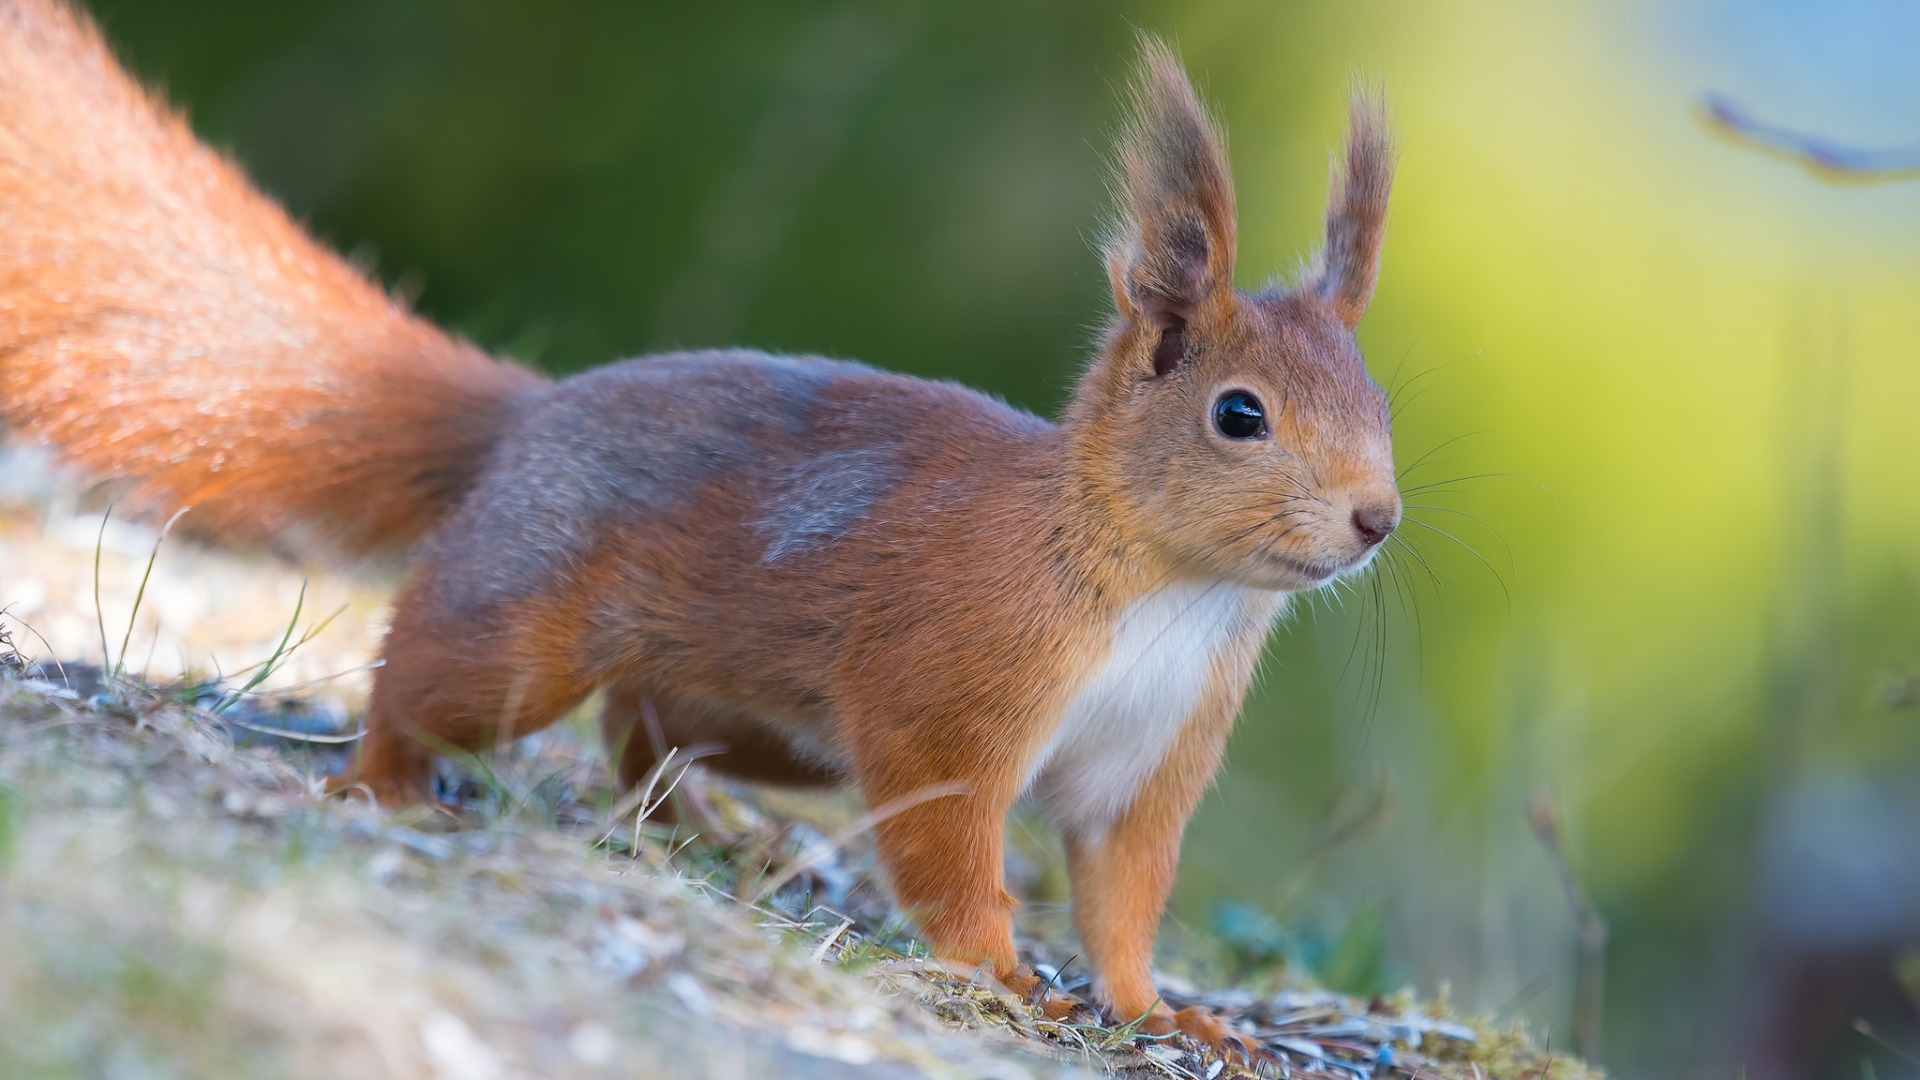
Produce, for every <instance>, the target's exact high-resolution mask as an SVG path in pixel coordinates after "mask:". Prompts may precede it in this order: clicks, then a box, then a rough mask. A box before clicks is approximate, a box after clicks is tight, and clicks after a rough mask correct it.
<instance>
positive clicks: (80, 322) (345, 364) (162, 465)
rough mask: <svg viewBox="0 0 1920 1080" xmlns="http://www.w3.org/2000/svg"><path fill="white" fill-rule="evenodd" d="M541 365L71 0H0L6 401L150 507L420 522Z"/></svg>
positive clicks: (227, 524)
mask: <svg viewBox="0 0 1920 1080" xmlns="http://www.w3.org/2000/svg"><path fill="white" fill-rule="evenodd" d="M543 385H544V383H543V381H542V380H541V379H540V378H539V377H538V376H536V375H534V374H533V373H531V372H529V371H526V370H525V369H522V368H518V367H515V366H513V365H510V364H505V363H501V362H499V361H496V360H493V359H491V358H489V357H487V356H486V355H484V354H482V353H481V352H480V351H478V350H477V349H475V348H473V347H472V346H469V345H467V344H464V343H462V342H458V341H455V340H453V339H452V338H450V337H448V336H447V335H446V334H444V333H442V332H441V331H439V330H438V329H436V328H434V327H433V326H431V325H430V324H428V323H427V322H425V321H424V320H422V319H419V318H417V317H415V316H413V315H412V314H411V313H409V312H408V311H407V310H406V309H405V308H404V307H403V306H402V305H401V304H400V303H399V302H398V301H396V300H394V299H393V298H392V297H390V296H389V295H387V294H386V293H385V292H384V291H382V290H381V289H379V288H378V287H376V286H375V285H373V284H372V283H370V282H369V281H368V280H367V279H366V277H365V276H363V275H362V274H361V273H359V272H358V271H356V270H355V269H354V268H353V267H351V266H349V265H348V264H347V263H346V262H344V261H343V260H341V259H340V258H339V257H338V256H336V255H335V254H333V253H332V252H330V251H328V250H326V249H325V248H324V247H322V246H321V245H319V244H317V243H315V242H314V241H313V240H312V239H311V238H309V237H308V236H307V235H306V233H305V232H304V231H302V229H301V228H300V227H299V226H298V225H297V224H295V223H294V222H293V221H292V220H291V219H290V218H289V217H288V216H287V214H286V213H285V212H284V211H283V210H281V209H280V208H279V207H278V206H276V205H274V204H273V203H272V202H271V201H270V200H268V199H267V198H265V197H264V196H262V195H261V194H260V193H259V192H258V191H256V190H255V189H254V188H253V186H252V185H251V184H250V183H248V181H247V179H246V178H245V176H244V175H242V173H241V172H240V170H239V169H238V168H237V167H236V166H235V165H233V163H231V162H229V161H227V160H226V159H224V158H223V157H221V156H220V155H218V154H216V153H214V152H212V151H211V150H208V149H207V148H206V147H205V146H203V145H201V144H200V143H199V142H198V141H197V140H196V139H195V137H194V135H193V133H192V131H191V130H190V129H189V128H188V126H187V124H186V122H185V121H184V120H182V119H181V118H180V117H178V116H176V115H174V114H172V113H171V112H169V111H168V110H167V109H166V108H165V107H164V106H163V105H161V104H160V103H158V102H157V101H156V100H154V99H153V98H151V97H149V96H148V95H147V94H146V93H145V92H144V91H143V90H142V89H141V88H140V87H138V86H137V85H135V84H134V83H133V82H132V81H131V80H130V79H129V78H128V77H127V76H126V74H125V73H124V72H123V71H122V70H121V68H120V66H119V64H118V63H117V62H116V61H115V60H114V58H113V55H112V53H111V52H110V50H109V49H108V48H107V46H106V44H105V43H104V42H103V41H102V39H101V37H100V35H99V33H98V32H97V30H96V29H95V28H94V27H93V25H92V24H91V23H90V22H89V21H88V20H87V19H86V18H85V17H84V16H81V15H79V14H77V13H76V12H74V11H73V10H72V9H71V8H69V7H68V6H66V5H65V4H64V3H60V2H58V0H0V423H4V425H5V427H6V428H7V429H8V430H9V433H10V434H11V435H13V436H14V437H17V438H22V439H25V440H27V441H29V442H39V443H45V444H49V445H52V446H54V447H56V448H58V450H59V451H60V453H61V454H62V455H63V457H65V458H66V459H67V460H68V461H71V462H72V463H74V464H76V465H78V466H80V467H81V468H82V469H83V470H84V471H86V472H87V473H89V474H91V475H92V476H95V477H100V478H105V479H108V480H118V481H122V482H125V483H126V484H128V485H129V486H130V489H131V495H132V498H134V499H135V500H137V501H138V502H139V503H140V504H142V505H144V506H145V508H147V509H149V510H155V511H161V512H166V511H170V510H172V509H176V508H178V507H182V506H188V505H191V506H192V507H193V511H192V513H191V514H190V515H189V517H188V519H187V520H188V521H189V522H190V523H192V524H193V525H194V526H195V527H197V528H199V529H203V530H215V531H219V532H221V533H222V534H224V535H226V536H230V537H233V536H237V537H240V538H253V539H275V540H279V541H281V542H288V541H291V542H294V543H295V544H297V545H301V546H312V545H318V546H320V547H322V548H323V549H327V550H332V551H335V552H345V553H349V554H357V553H362V552H367V551H371V550H374V549H377V548H382V547H387V546H397V545H403V544H406V543H408V542H411V541H412V540H414V539H416V538H418V537H419V536H420V535H421V534H422V533H424V532H425V531H426V530H427V529H428V528H430V527H431V526H432V525H433V524H434V523H435V522H437V521H438V520H439V519H440V518H441V517H443V516H444V515H445V514H446V512H448V511H449V510H450V509H451V508H452V507H453V506H454V505H455V504H456V503H457V502H458V500H459V499H460V497H461V496H462V495H463V494H464V492H465V491H466V490H467V488H468V487H469V486H470V485H471V484H472V483H473V481H474V479H475V477H476V475H477V473H478V470H479V469H480V467H481V465H482V463H483V462H484V460H485V459H486V456H487V452H488V450H489V448H490V447H491V445H492V444H493V442H494V441H496V440H497V439H498V438H499V437H500V434H501V433H502V431H503V430H504V427H505V425H506V424H507V422H508V420H509V418H510V415H511V413H512V412H513V410H514V408H515V406H516V403H517V402H519V401H521V400H522V399H523V398H525V397H526V396H527V395H529V394H532V393H536V392H538V391H539V389H540V388H541V387H542V386H543Z"/></svg>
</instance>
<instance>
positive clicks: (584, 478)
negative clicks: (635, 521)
mask: <svg viewBox="0 0 1920 1080" xmlns="http://www.w3.org/2000/svg"><path fill="white" fill-rule="evenodd" d="M870 370H871V369H869V368H866V367H863V366H861V365H858V364H851V363H846V362H842V361H833V360H817V359H812V358H804V357H783V356H769V355H765V354H761V353H750V352H707V353H673V354H667V355H664V356H657V357H643V358H640V359H637V360H628V361H624V362H621V363H618V364H612V365H609V366H607V367H604V368H598V369H596V370H593V371H589V372H586V373H584V374H582V375H578V376H575V377H573V378H571V379H568V380H566V381H565V382H562V383H560V384H559V385H558V386H556V387H555V388H554V390H553V391H552V393H551V394H549V395H548V397H547V398H546V399H545V400H544V401H542V402H540V403H539V404H537V405H535V406H533V407H532V408H530V409H528V410H527V412H526V413H525V414H523V415H522V416H520V417H519V418H518V419H517V420H516V422H515V423H514V425H513V427H512V429H511V430H510V431H509V432H508V433H507V434H506V435H505V437H503V438H502V439H501V441H500V444H499V446H498V447H497V448H496V450H495V452H494V455H493V458H492V459H491V460H490V461H489V462H488V464H487V468H486V470H485V472H484V473H483V474H482V476H481V478H480V481H479V483H478V484H477V485H476V486H475V489H474V491H473V492H472V493H471V494H470V495H469V496H468V497H467V498H466V499H465V500H464V501H463V503H462V504H461V507H460V510H459V511H458V513H457V514H456V515H455V517H454V519H453V520H452V521H450V522H449V523H448V525H447V527H446V528H444V529H442V530H441V532H440V534H439V539H438V543H437V544H436V551H435V552H434V553H435V554H436V555H437V556H438V557H439V561H440V562H441V563H442V564H443V569H445V570H446V571H448V572H450V573H451V574H454V575H458V578H459V580H461V582H462V586H461V587H460V588H459V589H458V590H457V592H458V596H459V600H460V601H462V602H465V603H476V604H485V603H490V602H497V601H499V600H503V599H507V598H510V597H513V596H517V595H524V594H526V593H527V592H530V591H533V590H537V589H540V588H543V587H546V586H548V585H550V584H551V582H552V580H553V576H554V574H555V572H556V571H559V570H562V569H564V568H565V567H566V566H567V565H568V564H569V563H571V562H574V561H577V560H579V559H582V558H584V557H586V555H587V553H588V552H589V551H590V550H591V548H592V546H593V544H594V543H595V542H597V541H598V540H599V539H601V538H602V536H603V535H604V529H603V528H602V525H603V523H604V521H605V520H606V519H608V518H610V517H611V518H617V517H621V516H627V515H632V514H637V513H647V512H659V511H664V510H672V509H675V508H678V507H680V506H683V505H684V504H685V503H686V501H687V500H690V499H693V498H696V497H697V496H698V494H699V492H700V491H701V489H702V488H703V486H704V485H706V484H707V483H709V482H711V480H712V477H713V476H714V475H715V474H717V473H722V472H726V471H729V470H735V469H746V468H748V467H750V466H751V465H752V464H753V463H754V462H755V461H757V460H759V459H760V458H761V457H762V455H763V454H764V453H765V450H764V447H765V446H766V444H767V442H768V441H769V439H771V440H773V441H784V440H786V439H790V438H792V437H794V436H798V435H804V434H805V433H806V432H807V431H808V430H809V428H810V427H811V425H812V417H813V415H814V411H815V408H816V406H817V405H818V402H819V398H820V393H821V391H822V390H823V389H824V388H825V387H826V385H827V384H828V383H830V382H832V381H833V380H834V379H835V378H838V377H842V376H846V375H855V374H863V373H867V372H869V371H870Z"/></svg>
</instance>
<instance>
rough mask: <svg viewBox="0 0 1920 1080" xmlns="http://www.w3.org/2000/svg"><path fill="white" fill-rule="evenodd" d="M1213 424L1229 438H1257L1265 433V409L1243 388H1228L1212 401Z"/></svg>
mask: <svg viewBox="0 0 1920 1080" xmlns="http://www.w3.org/2000/svg"><path fill="white" fill-rule="evenodd" d="M1213 426H1214V427H1216V428H1219V429H1220V434H1222V435H1225V436H1226V437H1227V438H1229V439H1257V438H1259V437H1260V436H1262V435H1265V434H1266V433H1267V411H1266V410H1265V409H1263V408H1261V407H1260V399H1259V398H1257V397H1254V396H1253V395H1252V394H1249V393H1247V392H1246V391H1245V390H1229V391H1227V392H1226V393H1224V394H1221V395H1220V400H1219V401H1217V402H1214V405H1213Z"/></svg>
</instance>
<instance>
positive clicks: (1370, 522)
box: [1353, 505, 1400, 547]
mask: <svg viewBox="0 0 1920 1080" xmlns="http://www.w3.org/2000/svg"><path fill="white" fill-rule="evenodd" d="M1398 524H1400V508H1399V507H1397V506H1386V505H1374V506H1356V507H1354V508H1353V528H1354V531H1355V532H1358V533H1359V534H1360V539H1362V540H1365V541H1366V542H1367V546H1368V547H1372V546H1374V545H1375V544H1378V543H1379V542H1380V541H1382V540H1385V539H1386V538H1387V534H1388V533H1391V532H1392V531H1393V527H1394V526H1395V525H1398Z"/></svg>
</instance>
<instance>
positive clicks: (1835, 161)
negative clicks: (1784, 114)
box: [1701, 94, 1920, 183]
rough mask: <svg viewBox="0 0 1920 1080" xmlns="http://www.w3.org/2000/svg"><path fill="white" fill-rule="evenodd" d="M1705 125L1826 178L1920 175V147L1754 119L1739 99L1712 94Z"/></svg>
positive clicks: (1873, 179)
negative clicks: (1886, 145)
mask: <svg viewBox="0 0 1920 1080" xmlns="http://www.w3.org/2000/svg"><path fill="white" fill-rule="evenodd" d="M1701 105H1702V106H1703V107H1704V109H1705V113H1706V122H1707V126H1708V127H1711V128H1712V129H1714V130H1715V131H1718V132H1720V133H1721V134H1723V135H1726V136H1728V137H1730V138H1732V139H1733V140H1734V141H1735V142H1738V143H1740V144H1742V145H1744V146H1747V147H1750V148H1752V149H1755V150H1759V151H1760V152H1762V153H1765V154H1768V155H1771V156H1773V157H1777V158H1782V159H1784V160H1787V161H1791V162H1794V163H1795V164H1798V165H1799V166H1800V167H1802V168H1804V169H1806V170H1807V171H1808V172H1811V173H1813V174H1814V175H1815V176H1818V177H1820V178H1821V179H1823V180H1831V181H1854V182H1870V183H1873V182H1881V181H1889V180H1912V179H1916V178H1920V147H1901V148H1897V149H1892V150H1863V149H1861V148H1859V147H1856V146H1847V145H1845V144H1844V143H1840V142H1837V141H1835V140H1833V139H1829V138H1826V137H1825V136H1822V135H1810V134H1807V133H1806V132H1801V131H1793V130H1790V129H1788V128H1784V127H1780V126H1778V125H1775V124H1769V123H1767V122H1765V121H1763V120H1759V119H1756V118H1755V117H1754V115H1753V114H1752V113H1750V112H1748V111H1747V110H1746V109H1745V108H1744V107H1742V106H1741V105H1740V104H1739V103H1737V102H1735V101H1733V100H1732V99H1730V98H1727V97H1723V96H1721V95H1719V94H1708V95H1707V96H1706V97H1705V98H1704V99H1703V100H1702V101H1701Z"/></svg>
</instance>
